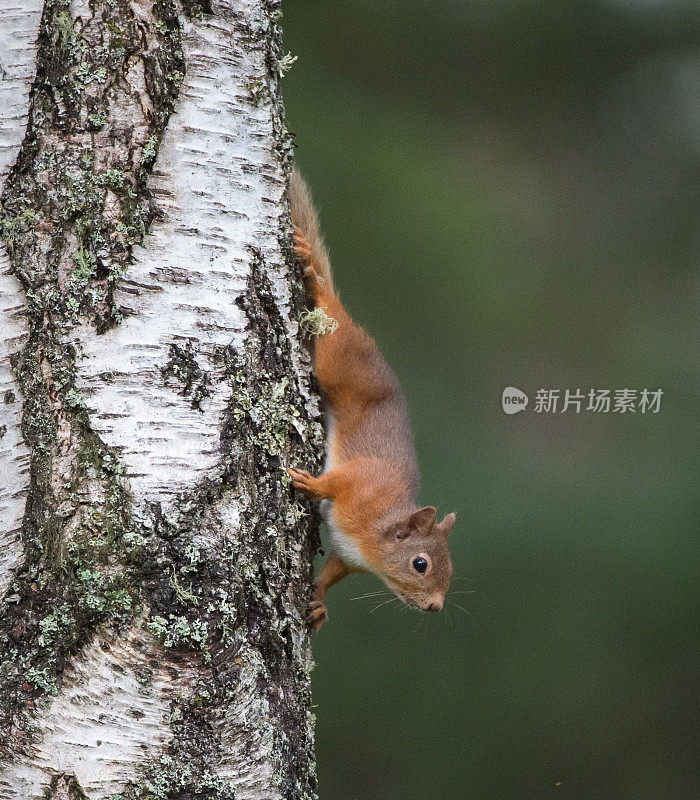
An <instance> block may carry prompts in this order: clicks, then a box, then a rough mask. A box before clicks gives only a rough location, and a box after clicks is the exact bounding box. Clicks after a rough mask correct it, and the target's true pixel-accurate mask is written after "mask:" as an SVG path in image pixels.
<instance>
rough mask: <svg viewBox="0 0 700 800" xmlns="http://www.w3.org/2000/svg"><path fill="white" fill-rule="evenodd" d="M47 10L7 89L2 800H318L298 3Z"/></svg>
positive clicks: (1, 365)
mask: <svg viewBox="0 0 700 800" xmlns="http://www.w3.org/2000/svg"><path fill="white" fill-rule="evenodd" d="M2 1H3V0H0V4H1V3H2ZM30 5H31V4H30V3H29V4H27V5H26V8H25V9H23V10H22V11H21V12H19V13H18V12H16V11H12V12H11V13H9V14H6V16H5V18H4V19H5V20H7V24H8V26H9V27H5V28H4V29H3V33H2V36H3V37H5V36H7V37H9V41H12V42H17V43H19V46H17V47H15V46H14V45H13V47H12V48H2V53H3V55H2V58H3V61H2V73H0V75H1V80H0V102H1V103H2V105H1V106H0V115H1V119H0V158H1V159H2V161H0V180H3V185H2V195H1V197H0V213H1V216H0V231H1V232H2V239H3V242H4V250H3V251H2V253H1V254H0V300H1V302H0V325H1V328H0V333H1V334H2V335H1V336H0V347H1V348H2V349H1V350H0V468H2V471H3V474H4V475H7V484H6V486H4V487H2V488H0V512H1V513H0V546H2V555H1V556H0V591H2V597H3V601H2V602H3V608H2V613H1V616H0V753H1V754H2V761H0V800H10V798H12V800H19V798H22V799H23V800H24V799H25V798H37V800H39V798H44V799H45V798H71V799H72V800H74V799H75V798H89V800H108V799H110V798H111V800H115V798H120V799H121V800H127V799H131V800H136V798H204V797H206V798H233V797H235V798H237V799H238V800H241V798H251V800H252V799H256V800H258V799H262V798H270V800H273V799H275V798H312V797H315V768H314V756H313V718H312V715H311V713H310V695H309V673H310V670H311V654H310V649H309V642H308V634H307V630H306V625H305V612H306V606H307V602H308V592H309V583H310V579H311V559H312V556H313V553H314V551H315V548H316V546H317V542H318V540H317V533H316V524H315V519H314V517H313V515H312V514H311V512H310V509H309V508H308V507H307V506H306V505H305V504H303V503H301V502H300V501H299V499H298V498H296V497H295V496H294V495H293V494H292V492H291V491H290V487H289V485H288V481H287V480H286V474H285V467H286V466H288V465H291V464H304V465H307V466H313V465H314V464H318V462H319V459H320V456H321V451H322V438H323V437H322V429H321V426H320V420H319V407H318V402H317V397H316V393H315V389H314V386H313V383H312V380H311V376H310V363H309V358H308V355H307V353H306V351H305V349H304V347H303V346H302V343H301V339H300V332H299V326H298V323H297V318H298V316H299V314H300V313H301V311H302V310H303V293H302V292H301V289H300V286H299V284H298V282H297V279H296V277H295V268H294V260H293V256H292V251H291V248H290V239H289V233H290V230H289V228H290V225H289V219H288V209H287V204H286V182H287V178H288V170H289V159H290V154H291V141H290V137H289V135H288V134H287V132H286V129H285V127H284V120H283V110H282V104H281V97H280V88H279V78H280V76H281V72H282V71H283V69H282V65H283V58H282V51H281V49H280V47H281V45H280V37H281V33H280V30H279V25H278V22H279V17H280V12H279V10H278V6H279V3H278V2H275V1H274V0H271V1H267V2H265V0H237V1H236V2H233V0H220V1H219V2H213V3H212V4H211V5H210V4H208V3H206V2H199V3H193V2H189V3H186V4H185V5H184V12H183V11H178V9H177V8H176V7H175V5H173V4H172V3H171V0H156V2H155V3H152V2H151V1H150V0H148V1H147V0H130V2H129V0H90V2H84V0H74V1H73V2H72V3H71V2H68V0H46V3H45V5H44V7H43V9H41V8H39V7H38V6H37V7H36V8H32V7H30ZM10 8H14V7H13V6H11V7H10ZM2 43H3V40H2V39H0V44H2Z"/></svg>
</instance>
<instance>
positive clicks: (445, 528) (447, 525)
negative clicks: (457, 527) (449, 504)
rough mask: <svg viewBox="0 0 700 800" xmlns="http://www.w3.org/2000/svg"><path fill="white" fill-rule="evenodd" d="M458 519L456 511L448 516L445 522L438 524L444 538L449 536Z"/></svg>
mask: <svg viewBox="0 0 700 800" xmlns="http://www.w3.org/2000/svg"><path fill="white" fill-rule="evenodd" d="M456 519H457V517H456V515H455V513H454V511H453V512H452V513H451V514H446V515H445V518H444V519H443V521H442V522H439V523H438V525H437V529H438V530H439V531H440V533H441V534H442V535H443V536H449V535H450V531H451V530H452V526H453V525H454V524H455V520H456Z"/></svg>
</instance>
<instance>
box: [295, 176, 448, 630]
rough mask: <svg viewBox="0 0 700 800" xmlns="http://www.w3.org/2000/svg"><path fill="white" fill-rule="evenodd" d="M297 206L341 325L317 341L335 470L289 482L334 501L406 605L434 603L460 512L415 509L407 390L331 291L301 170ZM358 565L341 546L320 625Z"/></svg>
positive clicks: (320, 285) (314, 611) (341, 519)
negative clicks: (440, 515) (421, 568)
mask: <svg viewBox="0 0 700 800" xmlns="http://www.w3.org/2000/svg"><path fill="white" fill-rule="evenodd" d="M290 204H291V211H292V220H293V222H294V224H295V231H294V247H295V251H296V254H297V257H298V259H299V262H300V264H301V265H302V269H303V274H304V278H305V281H306V286H307V291H308V294H309V298H310V300H311V301H312V302H313V304H314V306H315V307H317V308H318V307H320V308H323V309H324V311H325V312H326V314H327V315H328V316H329V317H331V318H332V319H334V320H335V322H336V323H337V328H336V329H335V330H334V331H333V332H329V333H325V334H323V335H320V336H318V337H317V338H316V340H315V368H316V375H317V377H318V381H319V384H320V387H321V389H322V391H323V394H324V397H325V399H326V402H327V405H328V407H329V410H330V412H331V413H332V417H333V421H334V424H333V426H332V429H331V432H330V436H329V442H328V448H329V454H330V462H331V464H332V468H331V469H330V470H329V471H328V472H326V473H324V474H323V475H320V476H318V477H313V476H312V475H310V474H309V473H308V472H305V471H303V470H297V469H292V470H289V474H290V476H291V478H292V483H293V485H294V486H295V488H297V489H298V490H300V491H303V492H305V493H306V494H308V495H309V496H310V497H312V498H314V499H316V500H325V501H328V502H330V503H332V512H331V513H332V522H333V524H334V525H335V526H336V527H337V529H338V531H339V533H338V532H336V536H340V535H342V536H345V537H348V539H349V540H350V541H351V542H352V546H351V547H350V550H349V552H350V554H351V556H352V554H353V553H355V548H356V550H357V555H356V556H352V557H354V558H356V559H358V560H361V562H362V566H361V567H359V568H369V569H370V570H371V571H373V572H375V573H376V574H378V575H379V576H380V577H382V578H383V579H384V580H385V581H386V582H387V584H388V585H389V586H390V587H391V588H392V589H393V590H394V591H395V592H397V594H399V596H401V598H402V599H404V600H405V601H406V602H410V603H412V604H414V605H418V606H419V607H421V608H427V609H430V610H436V608H437V606H439V607H442V598H444V593H445V592H446V591H447V586H448V585H449V579H450V576H451V574H452V566H451V563H450V558H449V552H448V550H447V545H446V538H447V534H448V533H449V531H450V529H451V527H452V523H453V522H454V516H453V515H452V516H451V517H449V518H448V517H446V518H445V520H443V521H442V523H437V522H436V521H435V514H434V509H432V508H431V507H426V508H425V509H417V507H416V503H415V500H416V495H417V492H418V467H417V464H416V459H415V453H414V448H413V435H412V432H411V426H410V421H409V419H408V412H407V409H406V403H405V400H404V397H403V394H402V392H401V388H400V386H399V383H398V380H397V378H396V376H395V375H394V373H393V372H392V370H391V369H390V368H389V366H388V365H387V364H386V362H385V361H384V359H383V358H382V356H381V354H380V352H379V349H378V347H377V345H376V343H375V341H374V340H373V339H372V338H371V337H370V336H369V335H368V334H367V333H366V332H365V331H364V330H363V329H362V328H360V327H359V326H357V325H355V324H354V322H353V321H352V319H351V318H350V316H349V315H348V313H347V311H346V310H345V308H344V307H343V305H342V304H341V302H340V300H339V299H338V297H337V295H336V294H335V293H334V291H333V284H332V279H331V273H330V264H329V262H328V256H327V253H326V251H325V248H324V246H323V240H322V238H321V236H320V233H319V226H318V220H317V218H316V213H315V211H314V208H313V204H312V202H311V196H310V193H309V191H308V188H307V187H306V185H305V184H304V182H303V180H302V178H301V176H300V175H299V173H298V172H296V170H295V171H294V172H293V174H292V179H291V184H290ZM426 512H427V513H426ZM426 520H427V522H426ZM441 526H442V527H441ZM411 537H412V538H411ZM343 541H344V540H343ZM343 541H341V542H340V543H341V544H343ZM343 546H344V547H345V545H343ZM417 548H418V549H419V550H420V548H422V550H421V552H420V553H419V555H422V556H426V558H427V559H429V560H430V572H429V573H428V574H427V575H421V576H418V577H417V576H416V575H415V574H413V572H412V571H411V567H410V563H411V558H412V557H413V553H414V551H416V552H418V550H417ZM341 549H342V548H341ZM346 549H347V548H346ZM345 558H346V559H347V558H350V556H345ZM341 565H342V566H341ZM357 570H358V564H357V563H346V561H345V560H343V556H342V555H341V553H339V552H336V551H335V550H334V551H333V552H332V553H331V554H330V556H329V558H328V561H327V562H326V564H325V566H324V568H323V569H322V570H321V574H320V575H319V577H318V579H317V581H316V589H315V594H314V600H313V602H312V608H311V623H312V625H313V626H314V627H315V628H318V627H319V626H320V625H321V624H322V623H323V621H324V620H325V619H326V617H327V612H326V609H325V605H324V599H325V596H326V592H327V590H328V588H329V587H330V586H331V585H333V584H334V583H336V582H337V581H339V580H342V578H344V577H345V576H346V575H347V574H349V573H350V572H353V571H357ZM429 576H432V577H429Z"/></svg>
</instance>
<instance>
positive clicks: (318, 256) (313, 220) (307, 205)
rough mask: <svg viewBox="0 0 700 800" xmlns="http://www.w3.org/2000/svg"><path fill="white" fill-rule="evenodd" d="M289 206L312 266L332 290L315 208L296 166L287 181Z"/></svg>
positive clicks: (326, 286) (325, 285) (328, 263)
mask: <svg viewBox="0 0 700 800" xmlns="http://www.w3.org/2000/svg"><path fill="white" fill-rule="evenodd" d="M289 207H290V210H291V213H292V222H293V223H294V224H295V225H296V226H297V228H301V231H302V233H303V234H304V236H306V240H307V241H308V243H309V244H310V245H311V248H312V250H313V256H312V266H313V268H314V269H315V270H316V272H317V274H318V276H319V277H320V278H321V282H322V283H323V286H324V288H326V289H328V291H330V292H332V291H333V279H332V277H331V265H330V261H329V260H328V253H327V252H326V247H325V245H324V244H323V236H321V231H320V230H319V226H318V217H317V216H316V209H315V208H314V204H313V200H312V199H311V192H310V191H309V187H308V186H307V185H306V181H305V180H304V179H303V178H302V177H301V175H300V174H299V171H298V170H297V168H296V167H294V168H293V169H292V177H291V179H290V181H289Z"/></svg>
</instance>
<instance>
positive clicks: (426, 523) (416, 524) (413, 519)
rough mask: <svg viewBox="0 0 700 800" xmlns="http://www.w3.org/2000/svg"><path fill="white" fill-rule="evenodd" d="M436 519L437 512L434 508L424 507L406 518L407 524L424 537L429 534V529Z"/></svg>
mask: <svg viewBox="0 0 700 800" xmlns="http://www.w3.org/2000/svg"><path fill="white" fill-rule="evenodd" d="M436 518H437V511H436V510H435V506H425V507H424V508H419V509H418V511H414V512H413V514H411V516H410V517H409V518H408V524H409V525H410V526H411V527H412V528H416V529H417V530H418V531H420V532H421V533H422V534H424V535H425V534H427V533H429V532H430V529H431V528H432V527H433V525H434V524H435V520H436Z"/></svg>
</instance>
